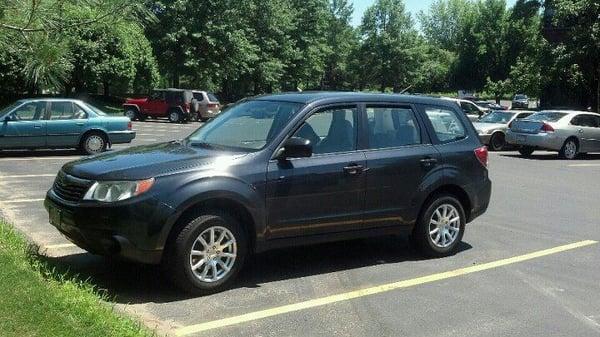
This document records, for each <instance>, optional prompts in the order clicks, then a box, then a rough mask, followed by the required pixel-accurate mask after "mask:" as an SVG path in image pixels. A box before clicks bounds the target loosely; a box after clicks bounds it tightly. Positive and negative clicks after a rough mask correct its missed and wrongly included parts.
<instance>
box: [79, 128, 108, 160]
mask: <svg viewBox="0 0 600 337" xmlns="http://www.w3.org/2000/svg"><path fill="white" fill-rule="evenodd" d="M107 145H108V142H107V139H106V136H105V135H103V134H102V133H100V132H90V133H88V134H86V135H85V136H83V138H82V139H81V145H80V147H81V150H82V151H83V153H85V154H88V155H93V154H98V153H102V152H104V151H106V147H107Z"/></svg>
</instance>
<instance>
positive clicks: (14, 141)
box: [0, 101, 46, 149]
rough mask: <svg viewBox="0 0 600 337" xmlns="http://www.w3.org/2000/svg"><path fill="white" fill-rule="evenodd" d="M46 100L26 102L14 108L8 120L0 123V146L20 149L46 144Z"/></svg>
mask: <svg viewBox="0 0 600 337" xmlns="http://www.w3.org/2000/svg"><path fill="white" fill-rule="evenodd" d="M45 112H46V102H44V101H35V102H28V103H25V104H23V105H21V106H20V107H18V108H17V109H15V110H14V111H13V112H12V113H11V114H10V115H9V116H10V120H5V121H2V122H1V124H0V148H3V149H20V148H36V147H44V146H46V121H45V120H44V115H45Z"/></svg>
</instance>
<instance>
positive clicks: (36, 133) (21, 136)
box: [0, 98, 135, 154]
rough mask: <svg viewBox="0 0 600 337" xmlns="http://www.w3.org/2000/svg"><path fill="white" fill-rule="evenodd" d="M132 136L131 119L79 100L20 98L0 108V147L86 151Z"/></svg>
mask: <svg viewBox="0 0 600 337" xmlns="http://www.w3.org/2000/svg"><path fill="white" fill-rule="evenodd" d="M134 138H135V132H134V131H132V130H131V121H130V120H129V118H126V117H111V116H108V115H106V114H105V113H104V112H102V111H101V110H100V109H98V108H96V107H94V106H92V105H89V104H87V103H85V102H83V101H80V100H74V99H63V98H52V99H46V98H44V99H24V100H19V101H17V102H15V103H14V104H12V105H10V106H8V107H6V108H4V109H2V110H1V111H0V150H7V149H58V148H60V149H65V148H79V149H81V150H82V151H83V152H85V153H87V154H96V153H100V152H103V151H105V150H106V149H107V147H110V146H111V145H112V144H121V143H130V142H131V141H132V140H133V139H134Z"/></svg>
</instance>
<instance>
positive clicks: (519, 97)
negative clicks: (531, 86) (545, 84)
mask: <svg viewBox="0 0 600 337" xmlns="http://www.w3.org/2000/svg"><path fill="white" fill-rule="evenodd" d="M515 99H527V96H525V95H516V96H515Z"/></svg>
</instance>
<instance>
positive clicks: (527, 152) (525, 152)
mask: <svg viewBox="0 0 600 337" xmlns="http://www.w3.org/2000/svg"><path fill="white" fill-rule="evenodd" d="M533 151H535V149H534V148H533V147H531V146H521V147H520V148H519V153H520V154H521V155H522V156H523V157H529V156H531V154H532V153H533Z"/></svg>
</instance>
